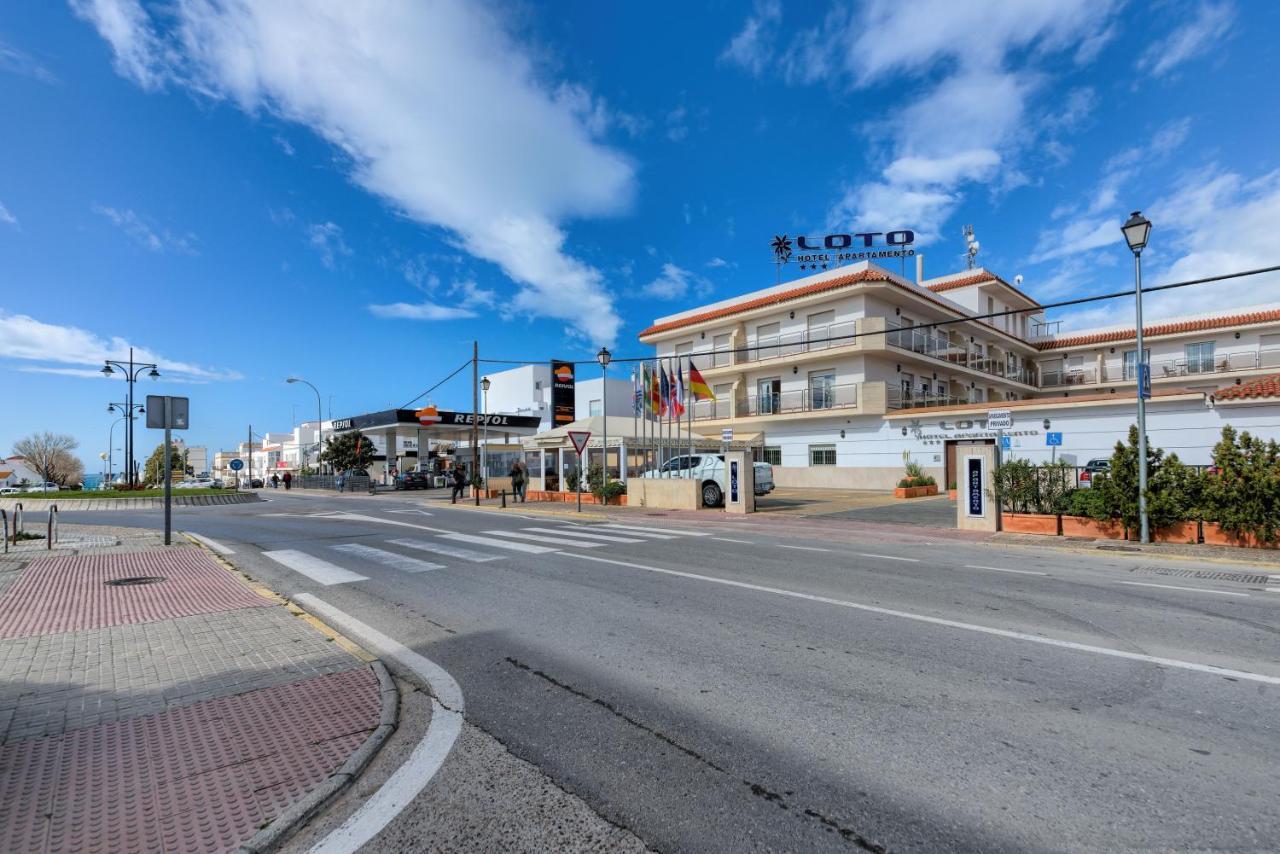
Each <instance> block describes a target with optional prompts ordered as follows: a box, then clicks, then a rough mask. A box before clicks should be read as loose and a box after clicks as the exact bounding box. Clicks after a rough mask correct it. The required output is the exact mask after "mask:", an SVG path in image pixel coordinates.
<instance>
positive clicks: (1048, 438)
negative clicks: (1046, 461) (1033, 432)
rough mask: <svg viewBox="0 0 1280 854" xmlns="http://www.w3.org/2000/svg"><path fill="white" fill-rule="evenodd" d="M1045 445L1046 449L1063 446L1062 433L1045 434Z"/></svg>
mask: <svg viewBox="0 0 1280 854" xmlns="http://www.w3.org/2000/svg"><path fill="white" fill-rule="evenodd" d="M1044 444H1045V447H1052V446H1054V445H1061V444H1062V434H1061V433H1045V434H1044Z"/></svg>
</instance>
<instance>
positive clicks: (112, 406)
mask: <svg viewBox="0 0 1280 854" xmlns="http://www.w3.org/2000/svg"><path fill="white" fill-rule="evenodd" d="M134 409H137V410H138V414H139V415H145V414H146V411H147V410H146V409H145V408H144V407H143V406H142V405H141V404H138V405H137V406H135V407H134ZM107 411H108V412H119V413H120V417H119V418H117V419H116V420H115V421H112V422H111V429H110V430H108V431H107V473H108V478H109V479H110V480H115V464H114V463H115V460H114V458H113V455H112V452H113V450H114V448H115V444H116V425H117V424H119V423H120V422H121V421H124V420H126V419H127V418H128V417H129V415H128V413H129V411H130V410H129V408H128V404H126V403H108V404H107ZM128 447H129V442H128V439H127V438H126V439H125V448H126V449H127V448H128ZM125 482H126V483H128V480H126V481H125Z"/></svg>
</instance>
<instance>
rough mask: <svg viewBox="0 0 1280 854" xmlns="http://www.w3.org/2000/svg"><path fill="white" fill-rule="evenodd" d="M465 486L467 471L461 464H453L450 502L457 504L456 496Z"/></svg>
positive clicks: (459, 494) (460, 493)
mask: <svg viewBox="0 0 1280 854" xmlns="http://www.w3.org/2000/svg"><path fill="white" fill-rule="evenodd" d="M466 486H467V473H466V472H465V471H464V470H463V467H462V466H454V469H453V493H452V494H451V495H450V496H449V503H450V504H457V503H458V497H459V496H461V495H462V490H464V489H466Z"/></svg>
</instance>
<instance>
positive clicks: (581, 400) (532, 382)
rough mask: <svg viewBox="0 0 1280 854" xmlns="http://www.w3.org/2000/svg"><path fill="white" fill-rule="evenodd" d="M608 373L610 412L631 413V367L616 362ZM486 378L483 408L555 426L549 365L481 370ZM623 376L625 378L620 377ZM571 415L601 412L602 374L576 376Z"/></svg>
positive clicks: (542, 426)
mask: <svg viewBox="0 0 1280 854" xmlns="http://www.w3.org/2000/svg"><path fill="white" fill-rule="evenodd" d="M610 373H612V374H613V375H614V378H611V379H610V380H609V388H608V404H609V415H610V416H615V415H616V416H623V415H625V416H627V417H630V416H631V413H632V387H631V378H630V377H631V367H630V365H627V366H617V367H615V368H614V369H613V370H612V371H611V372H610ZM485 376H486V377H487V378H488V379H489V393H488V396H487V403H486V401H485V400H482V401H481V408H482V409H484V410H485V411H487V412H501V413H505V414H507V415H525V416H534V417H536V418H538V419H539V427H538V429H539V432H541V431H544V430H550V429H551V428H552V427H554V426H556V425H554V424H553V423H552V418H551V365H550V363H547V364H541V365H521V366H520V367H518V368H511V369H509V370H505V371H497V372H495V373H491V374H485ZM624 377H625V378H624ZM574 386H575V393H574V418H575V420H576V419H579V418H588V417H590V416H593V415H601V414H603V413H604V404H605V388H604V382H603V380H602V378H600V377H596V378H595V379H589V380H583V379H579V380H576V382H575V383H574Z"/></svg>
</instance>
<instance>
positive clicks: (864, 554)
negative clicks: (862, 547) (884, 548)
mask: <svg viewBox="0 0 1280 854" xmlns="http://www.w3.org/2000/svg"><path fill="white" fill-rule="evenodd" d="M858 556H859V557H874V558H879V559H881V560H901V561H905V562H907V563H919V562H920V558H918V557H898V556H896V555H873V554H868V553H867V552H858Z"/></svg>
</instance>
